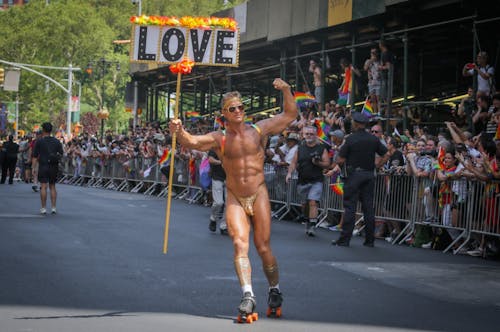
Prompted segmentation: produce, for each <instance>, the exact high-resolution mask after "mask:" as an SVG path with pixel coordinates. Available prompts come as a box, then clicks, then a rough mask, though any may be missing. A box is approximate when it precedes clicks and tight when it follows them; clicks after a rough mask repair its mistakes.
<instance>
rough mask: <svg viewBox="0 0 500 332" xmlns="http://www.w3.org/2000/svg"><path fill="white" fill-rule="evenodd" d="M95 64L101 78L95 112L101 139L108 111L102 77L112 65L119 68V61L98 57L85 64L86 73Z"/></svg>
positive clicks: (91, 70) (90, 71) (90, 72)
mask: <svg viewBox="0 0 500 332" xmlns="http://www.w3.org/2000/svg"><path fill="white" fill-rule="evenodd" d="M94 65H95V66H96V67H97V69H98V73H99V76H100V77H99V79H100V80H101V99H100V100H99V111H98V112H97V117H98V118H99V119H100V120H101V139H104V124H105V123H104V121H105V120H107V119H108V118H109V112H108V110H107V108H106V105H105V93H106V91H105V86H104V77H105V76H106V74H107V72H108V69H109V67H111V66H112V65H116V70H117V71H119V70H120V63H119V62H118V61H109V60H106V59H105V58H104V57H102V58H100V59H99V60H97V61H94V62H90V63H89V64H88V65H87V69H86V72H87V73H88V74H92V72H93V66H94Z"/></svg>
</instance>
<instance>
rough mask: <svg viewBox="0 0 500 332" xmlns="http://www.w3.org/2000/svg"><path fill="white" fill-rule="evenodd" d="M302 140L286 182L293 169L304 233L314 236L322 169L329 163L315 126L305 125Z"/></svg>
mask: <svg viewBox="0 0 500 332" xmlns="http://www.w3.org/2000/svg"><path fill="white" fill-rule="evenodd" d="M302 133H303V136H304V142H303V143H302V144H301V145H299V147H298V149H297V152H296V153H295V156H294V157H293V160H292V163H291V164H290V167H288V173H287V175H286V182H289V181H290V179H291V177H292V173H293V171H295V170H297V172H298V182H297V192H298V193H299V195H300V197H301V200H302V201H303V204H302V211H303V215H304V217H305V218H307V220H306V234H307V235H309V236H314V235H315V231H314V228H315V227H316V223H317V221H318V205H319V202H320V200H321V194H322V193H323V178H324V176H323V169H325V168H327V167H328V166H329V165H330V160H329V158H328V150H327V149H326V147H325V145H324V144H323V143H321V142H320V141H319V140H318V136H317V133H316V127H312V126H307V127H305V128H304V129H303V130H302Z"/></svg>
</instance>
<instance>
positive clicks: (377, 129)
mask: <svg viewBox="0 0 500 332" xmlns="http://www.w3.org/2000/svg"><path fill="white" fill-rule="evenodd" d="M370 132H371V134H372V135H373V136H375V137H376V138H378V140H379V141H380V143H382V144H383V145H384V146H385V147H387V143H386V141H385V139H384V131H383V130H382V127H381V126H380V125H378V124H376V125H374V126H373V127H372V128H371V130H370ZM381 158H382V156H379V155H378V154H375V164H376V165H379V164H380V159H381Z"/></svg>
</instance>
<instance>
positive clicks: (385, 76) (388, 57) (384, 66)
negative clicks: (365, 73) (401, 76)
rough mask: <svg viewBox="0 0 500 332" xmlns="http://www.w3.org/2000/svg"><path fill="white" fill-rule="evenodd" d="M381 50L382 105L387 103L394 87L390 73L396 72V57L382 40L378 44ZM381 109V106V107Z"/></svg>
mask: <svg viewBox="0 0 500 332" xmlns="http://www.w3.org/2000/svg"><path fill="white" fill-rule="evenodd" d="M378 46H379V49H380V66H379V70H380V73H381V75H380V99H381V102H382V103H387V98H388V96H389V94H388V93H389V89H390V88H391V87H392V82H389V80H390V79H392V76H391V75H389V73H390V72H393V71H394V55H393V54H392V52H391V51H390V50H389V46H388V44H387V42H386V41H385V40H383V39H382V40H380V41H379V43H378ZM379 108H380V106H379Z"/></svg>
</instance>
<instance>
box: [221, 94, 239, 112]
mask: <svg viewBox="0 0 500 332" xmlns="http://www.w3.org/2000/svg"><path fill="white" fill-rule="evenodd" d="M231 99H240V100H241V93H239V92H238V91H231V92H226V93H225V94H223V95H222V102H221V107H222V109H223V110H224V109H225V108H226V106H227V104H228V103H229V101H230V100H231Z"/></svg>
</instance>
